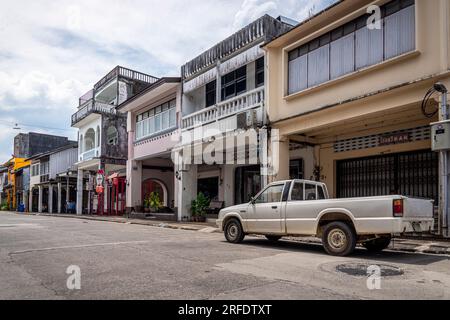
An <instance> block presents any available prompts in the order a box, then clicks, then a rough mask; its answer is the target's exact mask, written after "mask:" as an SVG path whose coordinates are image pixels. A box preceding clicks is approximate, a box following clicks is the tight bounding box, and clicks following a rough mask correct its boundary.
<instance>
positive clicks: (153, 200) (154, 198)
mask: <svg viewBox="0 0 450 320" xmlns="http://www.w3.org/2000/svg"><path fill="white" fill-rule="evenodd" d="M149 205H150V211H151V212H153V213H156V212H158V211H159V209H161V207H162V203H161V199H159V194H158V193H156V192H152V193H150V198H149Z"/></svg>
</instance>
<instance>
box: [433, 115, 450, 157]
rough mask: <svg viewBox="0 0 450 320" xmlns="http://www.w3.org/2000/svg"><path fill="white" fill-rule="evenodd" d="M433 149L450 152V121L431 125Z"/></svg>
mask: <svg viewBox="0 0 450 320" xmlns="http://www.w3.org/2000/svg"><path fill="white" fill-rule="evenodd" d="M431 148H432V149H433V151H445V150H450V120H446V121H441V122H435V123H432V124H431Z"/></svg>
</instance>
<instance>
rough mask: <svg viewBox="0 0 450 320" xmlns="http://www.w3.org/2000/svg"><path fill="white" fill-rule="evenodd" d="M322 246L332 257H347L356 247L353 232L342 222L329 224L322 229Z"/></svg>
mask: <svg viewBox="0 0 450 320" xmlns="http://www.w3.org/2000/svg"><path fill="white" fill-rule="evenodd" d="M322 244H323V247H324V248H325V251H326V252H327V253H328V254H330V255H332V256H340V257H344V256H348V255H349V254H351V253H352V252H353V250H355V247H356V234H355V231H354V230H353V228H351V227H350V226H349V225H348V224H346V223H344V222H340V221H335V222H331V223H329V224H327V225H326V226H325V227H324V230H323V233H322Z"/></svg>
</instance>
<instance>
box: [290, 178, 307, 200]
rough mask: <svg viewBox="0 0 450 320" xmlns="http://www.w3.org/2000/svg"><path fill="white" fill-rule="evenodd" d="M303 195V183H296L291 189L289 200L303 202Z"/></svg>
mask: <svg viewBox="0 0 450 320" xmlns="http://www.w3.org/2000/svg"><path fill="white" fill-rule="evenodd" d="M304 193H305V188H304V183H303V182H296V183H294V186H293V187H292V191H291V200H292V201H303V200H304V199H305V198H304Z"/></svg>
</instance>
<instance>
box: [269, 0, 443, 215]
mask: <svg viewBox="0 0 450 320" xmlns="http://www.w3.org/2000/svg"><path fill="white" fill-rule="evenodd" d="M374 5H375V6H376V7H374ZM369 6H372V7H370V8H369ZM368 9H369V10H368ZM449 37H450V1H449V0H436V1H426V0H415V1H414V0H394V1H386V0H381V1H372V0H354V1H341V2H338V3H336V4H335V5H333V6H331V7H329V8H327V9H326V10H324V11H322V12H320V13H319V14H317V15H315V16H313V17H312V18H310V19H308V20H306V21H304V22H303V23H301V24H299V25H298V26H297V27H295V28H294V29H292V30H290V31H289V32H287V33H285V34H284V35H282V36H280V37H278V38H277V39H274V40H273V41H272V42H270V43H268V44H266V46H265V48H264V49H265V51H266V52H267V59H268V60H269V73H268V74H269V78H268V94H267V97H268V98H267V102H268V103H267V106H268V113H269V118H270V122H271V126H272V129H276V130H279V134H280V137H281V143H280V145H279V148H278V151H277V152H276V153H273V154H272V156H273V158H274V159H277V160H278V161H279V163H278V165H277V166H276V167H277V175H275V176H274V179H277V180H282V179H287V178H289V177H290V176H291V177H292V166H290V165H289V161H290V160H298V161H299V162H301V163H302V175H303V176H304V177H306V178H310V177H312V178H313V179H317V180H320V181H323V182H325V183H326V184H327V186H328V189H329V191H330V194H331V196H334V197H359V196H376V195H386V194H402V195H410V196H416V197H424V198H431V199H434V200H435V203H436V206H437V205H438V204H439V200H440V199H442V197H448V195H444V194H441V195H440V193H439V180H440V177H439V155H438V153H435V152H432V150H431V139H430V136H431V133H430V123H432V122H435V121H437V120H439V119H440V118H442V114H441V112H440V109H439V106H438V102H439V95H438V94H435V95H433V96H432V97H431V99H430V100H428V104H423V103H422V102H423V101H424V97H425V95H426V93H427V92H428V90H429V89H430V88H431V87H433V85H434V84H435V83H437V82H443V83H444V84H445V85H446V86H447V88H450V47H449ZM289 169H291V170H289Z"/></svg>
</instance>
